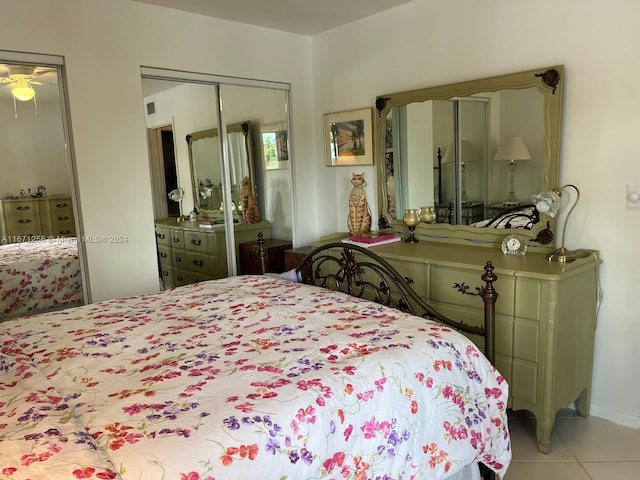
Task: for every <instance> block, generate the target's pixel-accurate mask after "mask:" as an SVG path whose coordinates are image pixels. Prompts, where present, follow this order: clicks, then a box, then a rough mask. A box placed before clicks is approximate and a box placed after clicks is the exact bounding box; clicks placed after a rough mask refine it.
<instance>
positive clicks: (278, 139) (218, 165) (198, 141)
mask: <svg viewBox="0 0 640 480" xmlns="http://www.w3.org/2000/svg"><path fill="white" fill-rule="evenodd" d="M169 73H170V74H172V75H174V76H175V74H176V72H166V71H162V70H158V69H146V68H143V73H142V85H143V93H144V109H145V119H146V124H147V129H148V138H149V152H150V171H151V178H152V184H153V192H154V214H155V225H156V227H155V228H156V240H157V251H158V265H159V274H160V277H161V279H162V283H163V285H164V287H165V288H168V287H173V286H179V285H184V284H187V283H193V282H196V281H201V280H206V279H211V278H223V277H226V276H229V275H236V274H237V273H259V272H258V271H248V270H251V267H247V265H249V264H252V265H253V266H254V267H255V264H256V262H254V261H253V260H255V259H254V258H253V253H249V254H247V253H246V250H247V249H246V248H243V246H244V245H246V244H255V242H256V240H257V238H258V234H262V236H263V238H264V239H266V240H270V239H271V238H272V236H274V235H278V237H279V238H283V239H285V240H291V238H292V232H293V226H292V219H293V208H292V202H291V198H292V189H291V170H290V168H289V161H290V159H289V157H288V153H289V142H288V138H289V135H288V119H287V115H286V112H287V105H286V101H287V92H286V90H287V89H288V86H286V87H281V88H270V86H271V85H272V84H271V83H269V84H268V86H266V87H265V86H263V85H261V84H262V83H264V82H259V81H256V82H253V81H246V80H244V81H240V83H242V84H241V85H230V84H228V83H222V82H221V81H219V79H217V78H216V77H214V76H210V75H198V74H186V73H185V74H184V75H183V77H184V78H180V79H177V78H173V79H169V78H167V77H166V75H167V74H169ZM190 75H193V76H194V78H190ZM225 80H226V81H227V82H228V81H229V80H232V79H229V78H225ZM247 83H249V85H247ZM254 83H255V84H257V85H254ZM277 85H278V86H280V85H281V84H277ZM219 105H222V106H223V108H222V109H220V108H218V106H219ZM166 131H171V132H172V135H171V141H168V140H166V139H163V137H162V132H166ZM263 133H264V134H268V135H267V136H268V138H269V140H268V142H267V143H268V145H267V146H265V143H264V142H263ZM265 152H266V153H265ZM267 156H268V160H265V159H266V158H267ZM167 199H168V200H167ZM167 202H168V203H167ZM171 202H174V203H175V204H176V205H177V210H176V212H175V213H174V214H171V210H170V207H171ZM174 208H175V205H174ZM243 255H244V257H243ZM247 255H249V256H250V257H251V258H247ZM243 260H248V261H249V263H247V262H246V261H243Z"/></svg>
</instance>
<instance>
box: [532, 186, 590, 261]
mask: <svg viewBox="0 0 640 480" xmlns="http://www.w3.org/2000/svg"><path fill="white" fill-rule="evenodd" d="M568 188H572V189H573V190H575V192H576V197H575V199H574V201H573V204H572V205H571V208H569V211H568V212H567V215H566V216H565V218H564V225H562V243H561V244H560V248H559V249H558V250H556V251H555V252H553V253H551V254H549V255H548V256H547V260H549V261H550V262H557V263H571V262H573V261H574V260H576V259H577V258H585V257H588V256H589V255H590V253H589V252H588V251H587V250H576V251H569V250H567V249H566V248H565V247H564V240H565V236H566V233H567V223H568V222H569V216H570V215H571V212H573V210H574V209H575V208H576V205H577V204H578V200H580V190H578V187H576V186H575V185H571V184H567V185H563V186H561V187H558V188H553V189H551V190H545V191H543V192H540V193H538V194H537V195H532V196H531V200H532V201H533V203H535V205H536V209H537V210H538V211H539V212H540V213H546V214H547V215H549V216H550V217H555V216H556V215H557V214H558V211H559V209H560V204H561V198H562V191H563V190H565V189H568Z"/></svg>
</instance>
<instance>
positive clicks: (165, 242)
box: [155, 218, 271, 288]
mask: <svg viewBox="0 0 640 480" xmlns="http://www.w3.org/2000/svg"><path fill="white" fill-rule="evenodd" d="M155 227H156V244H157V249H158V261H159V267H160V274H161V276H162V279H163V281H164V285H165V287H166V288H172V287H177V286H180V285H186V284H189V283H193V282H198V281H201V280H209V279H213V278H224V277H226V276H228V270H227V247H226V240H225V229H224V225H215V226H214V227H213V228H201V227H200V226H199V225H198V222H190V221H186V222H180V223H178V222H176V220H175V219H172V218H171V219H163V220H156V222H155ZM234 232H235V242H236V256H237V257H238V258H239V255H238V245H239V244H240V243H244V242H249V241H255V239H256V238H258V232H262V234H263V236H264V238H265V239H268V238H271V225H270V223H269V222H267V221H263V222H259V223H251V224H250V223H238V224H235V225H234ZM238 266H239V260H238Z"/></svg>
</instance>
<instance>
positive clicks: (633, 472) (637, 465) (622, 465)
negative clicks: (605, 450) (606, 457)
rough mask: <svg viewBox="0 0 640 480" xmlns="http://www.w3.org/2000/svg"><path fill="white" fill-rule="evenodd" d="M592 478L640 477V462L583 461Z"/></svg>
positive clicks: (622, 478) (583, 465)
mask: <svg viewBox="0 0 640 480" xmlns="http://www.w3.org/2000/svg"><path fill="white" fill-rule="evenodd" d="M582 468H584V469H585V471H586V472H587V473H588V474H589V476H590V477H591V479H592V480H630V479H634V478H640V462H583V463H582Z"/></svg>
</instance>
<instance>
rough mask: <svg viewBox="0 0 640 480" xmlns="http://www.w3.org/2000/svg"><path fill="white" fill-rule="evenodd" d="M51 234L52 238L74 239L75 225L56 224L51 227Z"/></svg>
mask: <svg viewBox="0 0 640 480" xmlns="http://www.w3.org/2000/svg"><path fill="white" fill-rule="evenodd" d="M42 229H43V231H44V226H43V228H42ZM51 234H52V235H53V236H54V237H75V236H76V224H75V223H73V222H58V223H54V224H53V225H52V226H51Z"/></svg>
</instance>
